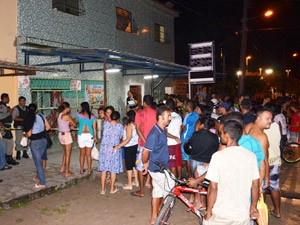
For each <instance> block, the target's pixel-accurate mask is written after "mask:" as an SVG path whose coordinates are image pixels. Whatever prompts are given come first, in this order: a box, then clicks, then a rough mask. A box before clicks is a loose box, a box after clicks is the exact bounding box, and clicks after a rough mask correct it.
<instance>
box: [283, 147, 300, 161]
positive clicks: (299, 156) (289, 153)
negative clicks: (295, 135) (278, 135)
mask: <svg viewBox="0 0 300 225" xmlns="http://www.w3.org/2000/svg"><path fill="white" fill-rule="evenodd" d="M281 158H282V159H283V160H284V161H285V162H287V163H296V162H299V161H300V144H299V143H297V142H290V143H287V144H286V145H284V147H283V148H281Z"/></svg>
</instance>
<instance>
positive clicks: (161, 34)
mask: <svg viewBox="0 0 300 225" xmlns="http://www.w3.org/2000/svg"><path fill="white" fill-rule="evenodd" d="M154 39H155V41H157V42H159V43H166V28H165V27H164V26H162V25H160V24H157V23H155V24H154Z"/></svg>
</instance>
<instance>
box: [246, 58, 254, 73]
mask: <svg viewBox="0 0 300 225" xmlns="http://www.w3.org/2000/svg"><path fill="white" fill-rule="evenodd" d="M251 58H252V57H251V55H248V56H247V57H246V74H245V75H247V73H248V65H249V59H251Z"/></svg>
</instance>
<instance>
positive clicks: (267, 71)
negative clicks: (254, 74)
mask: <svg viewBox="0 0 300 225" xmlns="http://www.w3.org/2000/svg"><path fill="white" fill-rule="evenodd" d="M265 73H266V74H267V75H270V74H272V73H273V69H266V70H265Z"/></svg>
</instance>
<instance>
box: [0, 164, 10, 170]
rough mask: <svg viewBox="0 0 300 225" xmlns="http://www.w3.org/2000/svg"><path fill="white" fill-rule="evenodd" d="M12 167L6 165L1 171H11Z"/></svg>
mask: <svg viewBox="0 0 300 225" xmlns="http://www.w3.org/2000/svg"><path fill="white" fill-rule="evenodd" d="M11 168H12V167H11V166H8V165H5V166H4V167H2V168H1V169H0V170H9V169H11Z"/></svg>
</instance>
